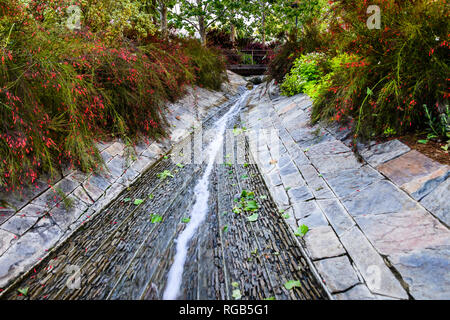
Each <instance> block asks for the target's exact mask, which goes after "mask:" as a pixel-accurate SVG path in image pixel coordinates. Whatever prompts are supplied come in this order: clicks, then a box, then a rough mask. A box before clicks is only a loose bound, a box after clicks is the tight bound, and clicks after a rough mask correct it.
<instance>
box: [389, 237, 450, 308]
mask: <svg viewBox="0 0 450 320" xmlns="http://www.w3.org/2000/svg"><path fill="white" fill-rule="evenodd" d="M389 259H390V261H391V263H392V264H393V266H394V267H395V268H396V269H397V270H398V271H399V272H400V274H401V275H402V277H403V279H404V280H405V281H406V283H407V284H408V286H409V291H410V293H411V295H412V296H413V297H414V298H415V299H420V300H423V299H433V300H450V290H449V288H450V272H449V270H450V243H447V245H445V246H436V247H430V248H427V249H423V250H416V251H412V252H409V253H404V254H399V255H393V256H391V257H389Z"/></svg>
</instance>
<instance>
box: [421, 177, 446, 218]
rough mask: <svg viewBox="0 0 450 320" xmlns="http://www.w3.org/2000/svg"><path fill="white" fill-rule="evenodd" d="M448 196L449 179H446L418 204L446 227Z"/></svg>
mask: <svg viewBox="0 0 450 320" xmlns="http://www.w3.org/2000/svg"><path fill="white" fill-rule="evenodd" d="M449 195H450V179H447V180H446V181H444V182H443V183H441V184H440V185H439V186H438V187H437V188H436V189H434V190H433V192H431V193H430V194H429V195H427V196H426V197H425V198H423V200H422V201H421V202H420V203H421V204H422V205H423V206H424V207H425V208H427V209H428V210H430V212H432V213H433V214H434V215H435V216H436V217H437V218H439V219H440V220H441V221H443V222H444V223H445V224H447V226H450V201H449Z"/></svg>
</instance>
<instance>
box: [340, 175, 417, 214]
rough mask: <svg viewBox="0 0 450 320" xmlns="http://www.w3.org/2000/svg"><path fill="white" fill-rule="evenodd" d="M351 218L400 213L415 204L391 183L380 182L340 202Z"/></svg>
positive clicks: (413, 206)
mask: <svg viewBox="0 0 450 320" xmlns="http://www.w3.org/2000/svg"><path fill="white" fill-rule="evenodd" d="M342 202H343V204H344V206H345V207H346V208H347V210H348V212H349V213H350V214H351V215H352V216H354V217H355V216H358V215H367V214H380V213H389V212H401V211H406V210H409V209H412V208H415V206H416V203H415V201H413V200H412V199H411V198H409V197H408V196H407V195H406V194H404V193H403V192H401V191H400V190H398V189H397V188H396V187H395V186H394V185H393V184H392V183H391V182H388V181H386V180H382V181H379V182H376V183H374V184H372V185H370V186H368V187H367V188H365V189H363V190H361V192H357V193H356V194H353V195H351V196H349V197H347V198H345V199H343V200H342Z"/></svg>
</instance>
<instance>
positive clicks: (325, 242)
mask: <svg viewBox="0 0 450 320" xmlns="http://www.w3.org/2000/svg"><path fill="white" fill-rule="evenodd" d="M304 240H305V243H306V247H307V248H308V250H309V252H310V256H311V259H313V260H318V259H323V258H331V257H336V256H340V255H343V254H345V250H344V247H343V246H342V244H341V243H340V242H339V239H338V238H337V236H336V234H335V233H334V231H333V229H332V228H331V227H329V226H326V227H317V228H313V229H311V230H309V231H308V233H307V234H306V235H305V237H304Z"/></svg>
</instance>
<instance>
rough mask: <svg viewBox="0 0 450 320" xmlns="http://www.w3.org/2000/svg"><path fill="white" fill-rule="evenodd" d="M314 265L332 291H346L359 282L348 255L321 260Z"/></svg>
mask: <svg viewBox="0 0 450 320" xmlns="http://www.w3.org/2000/svg"><path fill="white" fill-rule="evenodd" d="M314 265H315V266H316V268H317V271H319V273H320V275H321V276H322V279H323V280H324V282H325V285H326V286H327V288H328V289H329V290H330V292H331V293H336V292H342V291H345V290H347V289H349V288H350V287H353V286H355V285H356V284H358V283H359V279H358V276H357V274H356V272H355V270H354V269H353V267H352V265H351V264H350V260H348V257H347V256H342V257H335V258H329V259H324V260H319V261H316V262H314Z"/></svg>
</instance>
